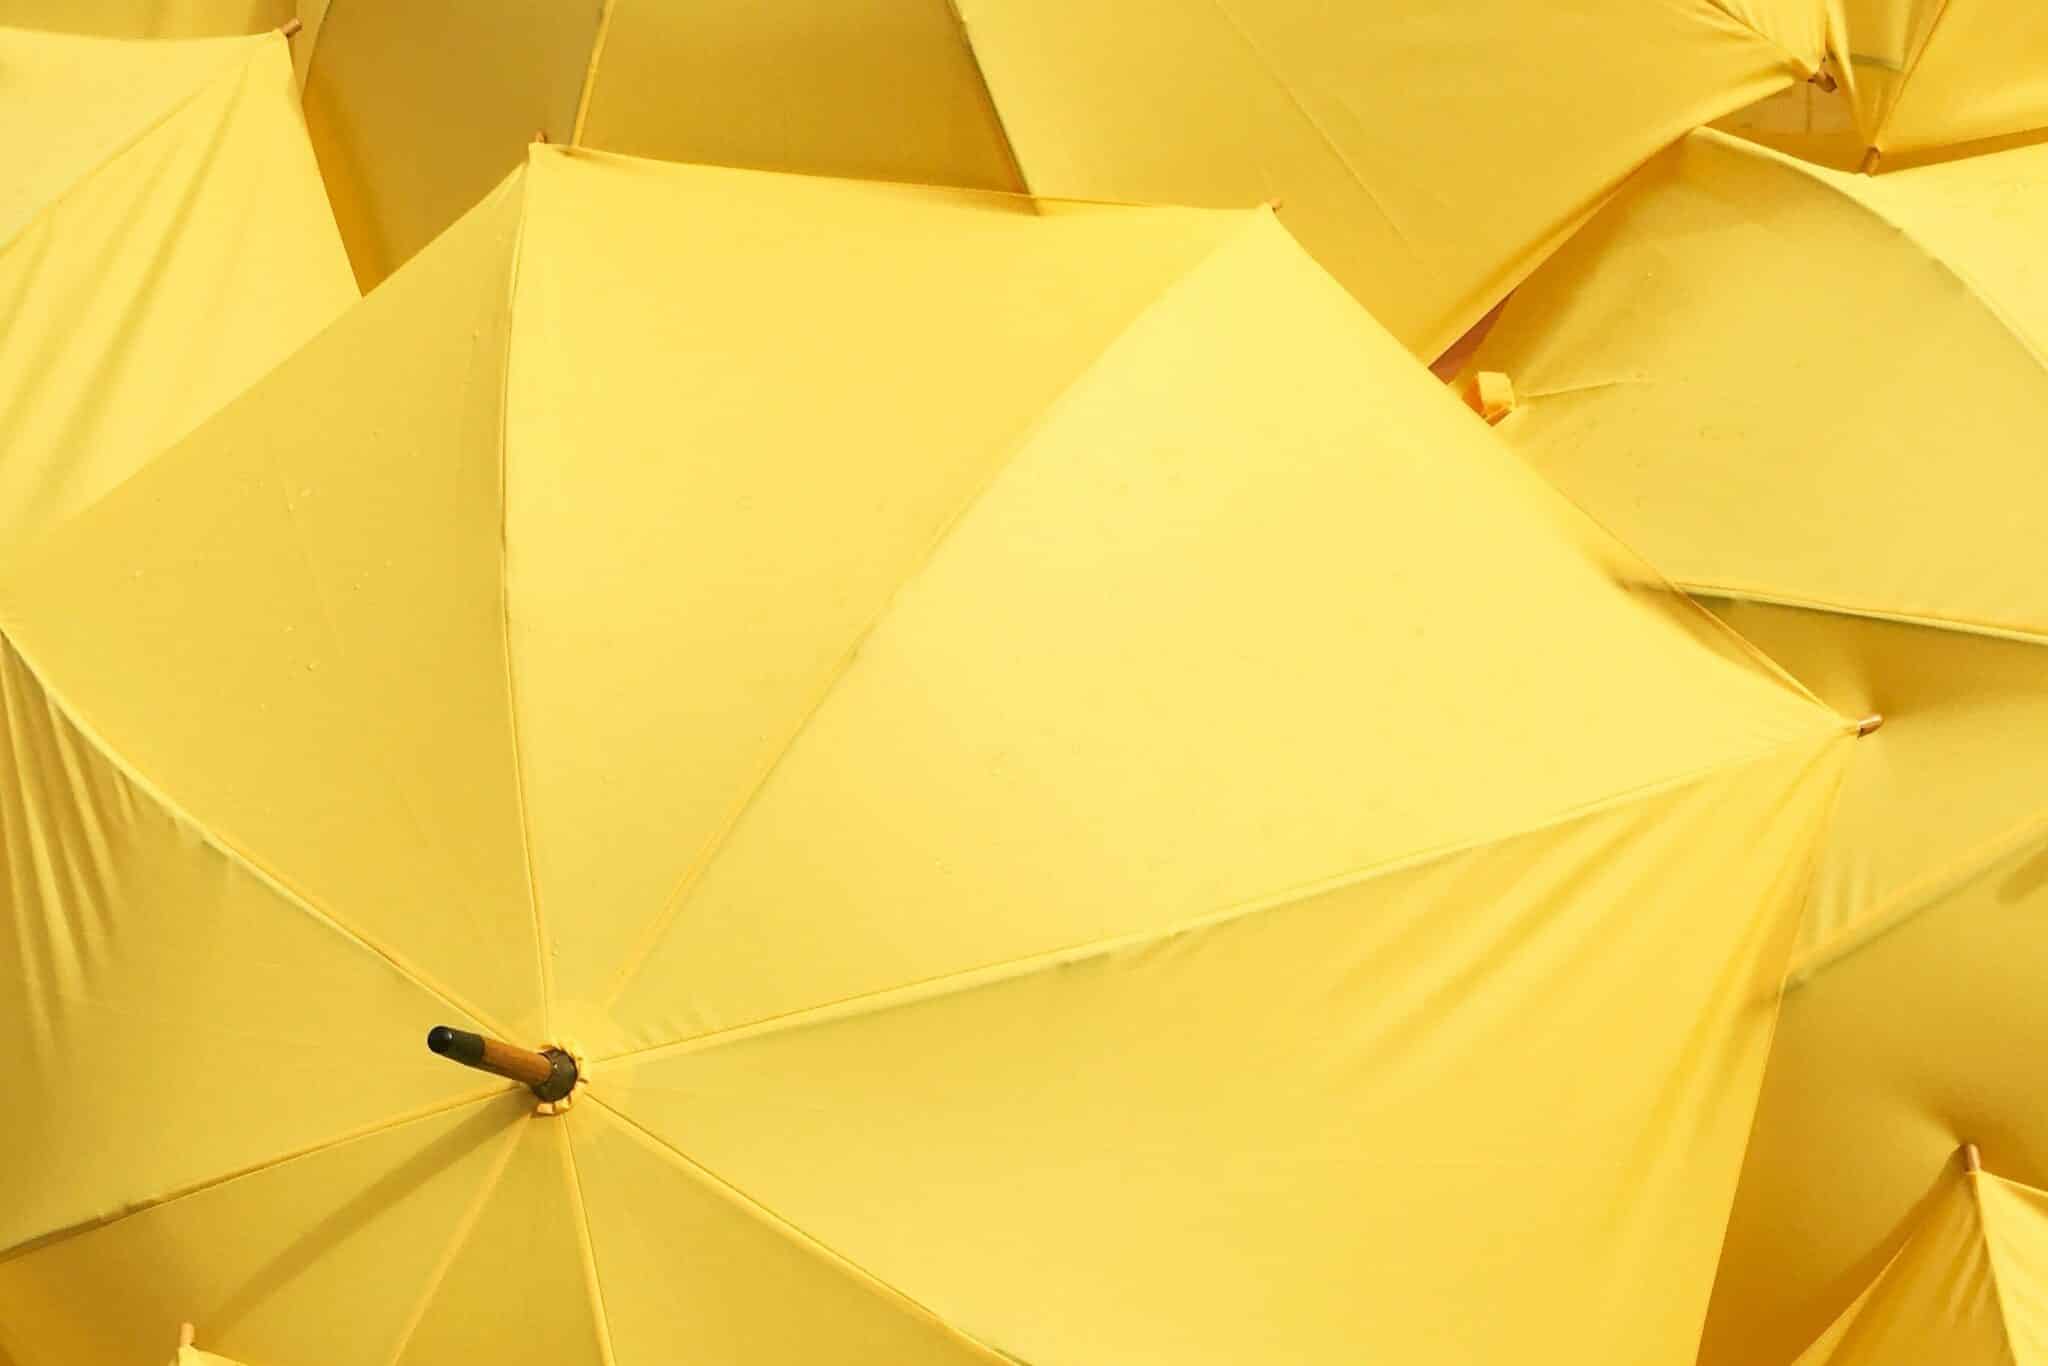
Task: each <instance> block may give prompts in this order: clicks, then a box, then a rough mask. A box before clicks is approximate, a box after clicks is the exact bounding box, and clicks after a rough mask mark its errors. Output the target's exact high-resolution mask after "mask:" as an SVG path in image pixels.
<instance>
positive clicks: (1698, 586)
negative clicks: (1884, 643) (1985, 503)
mask: <svg viewBox="0 0 2048 1366" xmlns="http://www.w3.org/2000/svg"><path fill="white" fill-rule="evenodd" d="M1672 586H1673V587H1675V588H1678V589H1681V590H1683V591H1684V592H1685V593H1687V594H1689V595H1691V596H1693V597H1697V598H1720V599H1724V600H1726V601H1729V602H1753V603H1757V604H1760V605H1762V606H1765V607H1794V608H1798V609H1800V610H1801V611H1807V612H1823V613H1827V614H1829V615H1831V616H1844V617H1865V618H1868V619H1869V620H1872V621H1890V622H1896V623H1898V624H1899V625H1901V626H1924V627H1926V628H1928V629H1929V630H1935V631H1953V632H1955V633H1957V634H1958V635H1972V636H1985V637H1988V638H1990V639H1992V640H2010V641H2013V642H2015V643H2016V644H2020V645H2041V646H2048V628H2040V627H2030V626H2019V625H2007V624H2004V623H2000V622H1988V621H1976V620H1973V619H1971V618H1969V617H1959V616H1954V615H1951V614H1949V613H1945V612H1904V611H1897V610H1894V609H1892V608H1887V607H1879V606H1875V605H1873V604H1870V603H1860V602H1847V601H1843V600H1840V599H1835V598H1823V597H1820V596H1818V595H1817V594H1812V593H1785V592H1780V591H1778V590H1776V589H1772V588H1766V587H1764V586H1763V585H1761V584H1749V583H1737V582H1734V581H1732V580H1727V579H1711V580H1710V579H1696V578H1685V579H1675V580H1673V581H1672Z"/></svg>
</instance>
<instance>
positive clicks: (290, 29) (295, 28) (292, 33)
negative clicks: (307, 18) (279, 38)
mask: <svg viewBox="0 0 2048 1366" xmlns="http://www.w3.org/2000/svg"><path fill="white" fill-rule="evenodd" d="M304 27H305V24H303V23H301V22H300V21H299V20H297V19H287V20H285V21H284V22H283V23H282V24H279V25H278V26H277V31H278V32H279V33H282V34H283V35H284V36H285V37H286V38H287V39H291V38H296V37H298V36H299V30H300V29H303V28H304Z"/></svg>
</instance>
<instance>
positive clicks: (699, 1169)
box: [589, 1094, 1022, 1366]
mask: <svg viewBox="0 0 2048 1366" xmlns="http://www.w3.org/2000/svg"><path fill="white" fill-rule="evenodd" d="M589 1102H590V1103H591V1104H593V1105H596V1106H597V1107H598V1108H599V1109H600V1110H603V1111H604V1112H605V1114H606V1115H608V1116H610V1117H611V1119H612V1120H613V1121H614V1122H616V1123H617V1124H618V1125H619V1126H620V1127H621V1128H623V1129H625V1130H626V1131H627V1132H628V1133H630V1134H632V1135H634V1136H635V1137H637V1138H638V1139H639V1140H640V1141H641V1142H643V1143H646V1144H649V1145H651V1146H653V1147H654V1148H656V1149H657V1150H658V1151H659V1152H661V1153H663V1154H665V1155H667V1157H668V1158H669V1160H670V1161H672V1162H674V1163H676V1164H677V1165H678V1166H680V1167H682V1168H683V1169H684V1170H685V1171H687V1172H689V1173H690V1174H691V1175H692V1176H694V1177H696V1178H697V1179H698V1180H699V1181H702V1182H703V1183H704V1184H706V1185H708V1186H710V1187H712V1188H713V1189H714V1190H716V1191H717V1192H718V1193H719V1194H721V1195H723V1196H725V1197H726V1198H727V1199H728V1200H730V1201H732V1202H733V1203H734V1204H736V1205H738V1206H739V1207H740V1208H741V1209H743V1210H745V1211H746V1212H747V1213H749V1214H751V1215H753V1216H754V1217H755V1218H757V1219H759V1220H760V1221H761V1222H762V1223H764V1224H766V1225H768V1226H769V1227H770V1228H772V1229H774V1230H775V1231H776V1232H778V1233H780V1234H781V1235H782V1236H783V1237H785V1238H787V1239H788V1240H789V1241H791V1242H793V1243H795V1244H797V1245H798V1246H799V1247H801V1248H803V1249H805V1250H806V1251H808V1252H811V1253H814V1254H815V1255H817V1256H818V1257H819V1258H821V1259H822V1260H824V1261H825V1262H827V1263H829V1264H831V1265H832V1266H834V1267H836V1268H838V1269H839V1270H841V1271H843V1272H845V1273H846V1274H847V1275H848V1276H849V1277H851V1278H852V1279H853V1280H854V1281H856V1282H857V1283H859V1284H861V1285H864V1286H866V1287H867V1288H868V1289H869V1290H871V1291H872V1292H873V1293H875V1294H876V1295H877V1296H879V1297H880V1298H882V1299H885V1300H893V1301H896V1302H897V1303H899V1304H901V1305H902V1306H903V1307H904V1308H906V1309H907V1310H909V1311H910V1312H911V1313H912V1314H913V1315H914V1316H915V1317H918V1318H921V1319H926V1320H928V1321H930V1322H931V1323H932V1324H933V1325H934V1326H936V1327H937V1328H939V1329H940V1330H941V1331H943V1332H945V1333H946V1334H948V1335H949V1336H951V1337H953V1338H955V1339H957V1340H958V1341H959V1342H960V1343H961V1344H962V1345H963V1346H965V1347H967V1348H969V1349H970V1350H972V1351H974V1352H977V1353H979V1354H980V1355H982V1356H985V1357H987V1358H988V1359H989V1360H991V1361H994V1362H1000V1363H1003V1366H1022V1363H1021V1362H1019V1360H1018V1358H1016V1357H1013V1356H1011V1355H1010V1354H1009V1353H1007V1352H1005V1351H1003V1350H1002V1349H1000V1348H998V1347H993V1346H990V1345H989V1344H988V1343H985V1342H983V1341H981V1340H980V1339H979V1338H977V1337H975V1336H974V1335H973V1334H971V1333H969V1332H967V1331H966V1330H965V1329H962V1328H960V1327H958V1326H956V1325H954V1324H952V1323H949V1322H947V1321H946V1319H945V1318H943V1317H942V1316H941V1315H939V1314H938V1313H937V1312H935V1311H934V1310H933V1309H932V1308H931V1307H930V1306H929V1305H926V1304H924V1303H923V1302H921V1301H919V1300H917V1299H915V1298H914V1297H912V1296H911V1295H908V1294H906V1293H905V1292H904V1291H903V1290H902V1289H901V1288H900V1287H898V1286H895V1285H891V1284H890V1283H889V1282H888V1281H885V1280H883V1279H882V1278H881V1277H880V1276H877V1275H876V1274H875V1273H873V1272H872V1271H869V1270H868V1269H867V1268H865V1267H863V1266H861V1265H860V1264H859V1263H858V1262H856V1261H854V1260H853V1259H852V1258H850V1257H848V1256H846V1255H845V1254H844V1253H841V1252H839V1251H838V1250H836V1249H835V1248H833V1247H832V1246H831V1245H829V1244H828V1243H826V1242H824V1241H823V1240H821V1239H819V1238H817V1237H814V1236H813V1235H811V1234H809V1233H807V1232H805V1231H804V1230H803V1229H802V1228H801V1227H799V1226H798V1225H797V1224H795V1223H794V1222H792V1221H791V1220H789V1219H788V1218H786V1217H784V1216H783V1215H781V1214H779V1213H777V1212H776V1211H774V1210H772V1209H770V1208H768V1206H766V1205H764V1204H762V1203H761V1202H760V1201H759V1200H756V1199H755V1198H754V1197H753V1196H751V1195H748V1194H747V1193H746V1192H745V1191H743V1190H741V1189H740V1188H739V1187H738V1186H735V1185H734V1184H733V1183H732V1182H730V1181H728V1180H726V1179H725V1178H724V1177H722V1176H720V1175H719V1174H718V1173H717V1172H714V1171H712V1170H711V1169H710V1168H709V1167H707V1166H705V1165H704V1164H703V1163H701V1162H699V1161H697V1160H696V1159H695V1158H693V1157H691V1156H690V1155H689V1154H688V1153H686V1152H684V1151H683V1150H682V1149H681V1148H678V1147H677V1146H676V1145H675V1144H673V1143H671V1142H669V1141H668V1140H667V1139H665V1138H663V1137H662V1136H661V1135H660V1134H657V1133H655V1132H654V1131H653V1130H652V1129H649V1128H647V1127H646V1126H645V1125H643V1124H641V1123H640V1122H639V1121H638V1120H635V1119H633V1118H632V1117H631V1116H630V1115H627V1114H625V1113H624V1112H622V1111H620V1110H619V1109H617V1108H616V1107H614V1106H612V1105H609V1104H607V1103H606V1102H605V1101H604V1100H602V1099H601V1098H599V1097H598V1096H597V1095H595V1094H592V1095H591V1096H590V1097H589Z"/></svg>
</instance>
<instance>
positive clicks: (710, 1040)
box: [592, 727, 1850, 1067]
mask: <svg viewBox="0 0 2048 1366" xmlns="http://www.w3.org/2000/svg"><path fill="white" fill-rule="evenodd" d="M1849 734H1850V732H1849V731H1848V730H1847V729H1838V728H1834V727H1830V728H1829V729H1828V731H1827V732H1826V737H1827V738H1826V742H1825V743H1827V744H1835V743H1840V742H1845V741H1847V740H1848V738H1849ZM1813 738H1814V737H1810V736H1809V737H1801V738H1800V739H1799V740H1788V741H1785V742H1782V743H1779V744H1775V745H1772V746H1770V747H1768V748H1764V749H1759V750H1755V751H1753V752H1751V753H1748V754H1745V755H1742V756H1741V757H1739V758H1734V759H1722V760H1716V761H1715V762H1713V763H1710V764H1706V765H1703V766H1701V767H1699V768H1697V769H1693V770H1691V771H1689V772H1687V773H1683V774H1679V775H1676V776H1674V777H1669V778H1663V779H1659V780H1657V781H1655V782H1651V783H1645V784H1642V785H1640V786H1637V787H1633V788H1629V789H1625V790H1624V791H1621V792H1617V793H1612V794H1610V795H1608V796H1606V797H1601V798H1597V799H1594V800H1593V801H1590V802H1585V803H1581V804H1580V805H1578V806H1574V807H1570V808H1567V809H1565V810H1563V811H1561V812H1556V813H1553V814H1551V815H1549V816H1545V817H1543V818H1541V819H1539V820H1536V821H1532V822H1529V823H1527V824H1525V825H1520V826H1516V827H1514V828H1511V829H1508V830H1505V831H1500V832H1495V833H1492V834H1488V835H1484V836H1480V837H1477V838H1474V839H1471V840H1464V841H1459V842H1457V843H1455V844H1450V845H1446V846H1442V847H1439V848H1436V849H1431V850H1426V851H1423V852H1420V853H1413V854H1404V855H1401V856H1399V857H1397V858H1392V859H1386V860H1383V861H1381V862H1378V863H1373V864H1367V865H1365V866H1363V867H1359V868H1354V869H1351V870H1348V871H1346V872H1342V873H1337V874H1334V875H1332V876H1329V877H1325V878H1319V879H1316V880H1314V881H1312V882H1307V883H1301V884H1298V885H1296V886H1294V887H1290V888H1286V889H1283V890H1281V891H1279V892H1275V893H1269V894H1267V895H1265V896H1261V897H1256V898H1252V899H1249V900H1245V901H1240V902H1236V903H1234V904H1232V905H1230V906H1227V907H1225V908H1223V909H1221V910H1217V911H1210V912H1206V913H1204V914H1201V915H1197V916H1193V917H1189V918H1187V919H1184V920H1179V921H1176V922H1174V923H1172V924H1169V925H1164V926H1157V927H1152V928H1147V929H1138V930H1131V931H1127V932H1124V933H1122V934H1115V935H1106V936H1101V937H1098V938H1095V939H1088V940H1081V941H1078V942H1075V943H1072V944H1067V945H1063V946H1060V947H1058V948H1053V949H1045V950H1039V951H1036V952H1033V953H1028V954H1022V955H1019V956H1017V957H1015V958H1008V959H999V960H997V961H994V962H990V963H982V964H977V965H975V966H973V967H969V968H962V969H959V970H957V971H952V972H945V973H939V974H936V975H934V976H931V977H926V978H921V979H919V980H916V981H912V982H902V983H897V984H895V985H892V986H887V987H881V988H877V989H875V990H873V991H864V992H857V993H855V994H853V995H850V996H845V997H841V998H839V999H837V1000H833V1001H827V1002H824V1003H822V1004H819V1005H812V1006H804V1007H802V1008H800V1009H796V1010H790V1011H785V1012H783V1013H781V1014H779V1015H771V1016H768V1017H766V1018H763V1019H759V1020H752V1021H748V1022H746V1023H744V1024H738V1025H732V1026H728V1027H726V1028H722V1029H715V1030H711V1031H708V1032H706V1033H703V1034H697V1035H693V1036H690V1037H688V1038H682V1039H672V1040H668V1041H666V1042H663V1043H659V1044H651V1045H647V1046H645V1047H639V1048H632V1049H626V1050H623V1051H621V1052H618V1053H613V1054H609V1055H607V1056H604V1057H599V1058H595V1059H593V1060H592V1065H593V1066H594V1067H595V1066H604V1065H610V1064H616V1063H620V1062H625V1061H628V1060H638V1059H646V1058H650V1057H653V1056H655V1055H657V1054H670V1053H692V1052H698V1051H702V1050H705V1049H710V1048H714V1047H718V1046H722V1045H724V1044H727V1043H737V1042H742V1041H745V1040H749V1039H755V1038H759V1037H761V1036H763V1035H766V1034H773V1033H779V1032H782V1031H784V1030H788V1029H799V1028H804V1027H806V1026H808V1025H811V1024H819V1023H829V1022H835V1021H838V1020H842V1019H847V1018H853V1017H857V1016H860V1015H867V1014H872V1013H875V1012H877V1011H882V1010H888V1009H893V1008H896V1007H898V1006H902V1005H910V1004H915V1003H918V1002H922V1001H926V1000H931V999H935V998H938V997H942V996H949V995H954V994H957V993H959V992H963V991H971V990H974V989H976V988H978V987H981V986H986V985H994V984H997V983H1001V982H1007V981H1011V980H1014V979H1016V978H1019V977H1024V976H1029V975H1031V974H1033V973H1035V972H1038V971H1041V970H1044V969H1049V968H1057V967H1063V966H1066V965H1069V964H1072V963H1076V962H1082V961H1087V960H1090V959H1095V958H1101V957H1106V956H1108V955H1110V954H1113V953H1116V952H1119V951H1122V950H1124V949H1128V948H1135V947H1138V946H1140V945H1145V944H1152V943H1162V942H1165V941H1167V940H1171V939H1176V938H1180V937H1182V936H1185V935H1189V934H1197V933H1200V932H1202V931H1205V930H1209V929H1213V928H1215V927H1217V926H1220V925H1225V924H1229V923H1231V922H1233V921H1236V920H1241V919H1245V918H1247V917H1250V916H1254V915H1259V914H1263V913H1266V912H1269V911H1278V910H1286V909H1288V908H1290V907H1292V906H1296V905H1299V904H1301V903H1303V902H1305V901H1309V900H1312V899H1314V898H1316V897H1320V896H1327V895H1330V894H1332V893H1336V892H1340V891H1346V890H1349V889H1351V888H1353V887H1358V886H1363V885H1365V884H1367V883H1370V882H1374V881H1377V880H1378V879H1380V878H1384V877H1391V876H1395V875H1398V874H1401V873H1405V872H1409V871H1411V870H1414V869H1417V868H1421V867H1426V866H1428V865H1430V864H1433V863H1438V862H1442V861H1444V860H1446V859H1451V858H1456V857H1458V856H1460V855H1463V854H1467V853H1472V852H1474V851H1477V850H1479V849H1484V848H1488V847H1491V846H1494V845H1500V844H1506V843H1509V842H1511V841H1514V840H1518V839H1525V838H1527V837H1529V836H1532V835H1537V834H1541V833H1542V832H1544V831H1546V830H1553V829H1557V828H1560V827H1562V826H1566V825H1572V824H1576V823H1578V822H1580V821H1584V820H1590V819H1592V818H1594V817H1596V816H1601V815H1605V814H1608V813H1609V812H1612V811H1616V810H1621V809H1623V808H1626V807H1629V806H1633V805H1636V804H1639V803H1642V802H1647V801H1652V800H1655V799H1656V798H1658V797H1662V796H1667V795H1670V794H1672V793H1675V792H1679V791H1683V790H1685V789H1687V788H1690V787H1695V786H1698V785H1701V784H1704V783H1706V782H1709V781H1711V780H1713V779H1714V778H1717V777H1721V776H1724V775H1726V774H1729V773H1732V772H1735V771H1737V770H1739V769H1742V768H1747V767H1749V766H1751V765H1753V764H1761V763H1764V762H1766V761H1768V760H1771V759H1774V758H1779V757H1781V756H1783V755H1784V754H1786V753H1789V752H1791V751H1792V750H1793V749H1794V748H1795V747H1796V746H1797V745H1799V744H1801V743H1807V742H1810V741H1811V740H1812V739H1813Z"/></svg>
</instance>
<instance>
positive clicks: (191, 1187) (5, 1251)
mask: <svg viewBox="0 0 2048 1366" xmlns="http://www.w3.org/2000/svg"><path fill="white" fill-rule="evenodd" d="M505 1091H506V1088H505V1087H503V1086H490V1087H483V1088H481V1089H478V1090H474V1091H467V1092H464V1093H463V1094H462V1095H459V1096H456V1097H455V1098H453V1099H452V1100H442V1101H436V1102H434V1103H433V1104H432V1105H422V1106H417V1107H415V1108H413V1109H411V1110H407V1111H405V1112H403V1113H401V1114H396V1115H393V1116H391V1117H390V1118H388V1119H380V1120H375V1121H372V1122H371V1123H368V1124H359V1125H357V1126H356V1127H355V1128H353V1129H347V1130H344V1131H342V1132H341V1133H338V1134H335V1135H333V1136H332V1137H329V1138H323V1139H321V1140H319V1141H318V1142H315V1143H309V1144H306V1145H305V1146H303V1147H299V1148H294V1149H292V1150H290V1151H289V1152H284V1153H279V1154H278V1155H276V1156H275V1157H267V1158H264V1159H263V1160H262V1161H260V1162H252V1163H249V1164H247V1165H245V1166H242V1167H238V1168H236V1169H235V1170H234V1171H231V1172H224V1173H222V1174H221V1175H219V1176H210V1177H207V1178H206V1179H205V1180H202V1181H194V1182H191V1183H189V1184H187V1185H184V1186H180V1187H178V1188H177V1189H175V1190H171V1191H167V1192H165V1193H164V1194H162V1195H158V1196H153V1197H151V1198H149V1199H147V1200H138V1201H136V1202H134V1203H133V1204H129V1205H126V1206H123V1207H122V1208H121V1209H118V1210H115V1211H113V1212H112V1213H110V1214H102V1215H95V1216H93V1217H92V1218H89V1219H79V1220H75V1221H74V1222H72V1223H69V1224H66V1225H64V1226H63V1227H61V1228H54V1229H50V1230H48V1231H46V1232H43V1233H38V1234H35V1235H33V1236H32V1237H29V1238H25V1239H23V1240H22V1241H20V1242H18V1243H16V1244H15V1245H14V1246H12V1247H8V1248H0V1266H4V1265H5V1264H6V1263H8V1262H11V1261H14V1260H15V1259H16V1258H19V1257H26V1256H28V1255H29V1254H30V1253H33V1252H38V1251H41V1250H42V1249H43V1248H46V1247H49V1246H51V1245H52V1244H54V1243H61V1242H64V1241H66V1240H68V1239H71V1238H75V1237H78V1236H80V1235H81V1234H86V1233H91V1232H94V1231H95V1230H98V1229H103V1228H106V1227H108V1226H109V1225H112V1224H118V1223H120V1222H121V1221H122V1220H124V1219H129V1218H132V1217H134V1216H135V1215H138V1214H146V1213H148V1212H149V1211H151V1210H154V1209H161V1208H162V1207H163V1206H165V1205H174V1204H176V1203H178V1202H179V1201H180V1200H185V1199H189V1198H190V1197H192V1196H195V1195H204V1194H205V1193H206V1192H207V1191H210V1190H213V1189H214V1188H216V1187H218V1186H224V1185H226V1184H227V1183H228V1182H230V1181H239V1180H241V1179H242V1178H243V1177H246V1176H257V1175H260V1174H261V1173H263V1172H267V1171H271V1170H274V1169H276V1168H278V1167H283V1166H287V1165H289V1164H291V1163H294V1162H297V1161H300V1160H301V1159H303V1158H309V1157H317V1156H319V1155H320V1154H321V1153H324V1152H327V1151H328V1150H330V1149H333V1148H339V1147H342V1146H344V1145H345V1144H349V1143H354V1142H357V1141H358V1140H361V1139H365V1138H374V1137H375V1136H376V1135H378V1134H381V1133H386V1132H388V1131H390V1130H392V1129H397V1128H401V1127H403V1126H404V1125H407V1124H411V1123H414V1122H416V1121H418V1120H422V1119H432V1118H433V1117H434V1116H435V1115H442V1114H447V1113H448V1112H449V1111H451V1110H460V1109H462V1108H464V1107H465V1106H471V1105H482V1104H484V1103H486V1102H488V1101H491V1100H494V1099H496V1098H497V1097H499V1096H501V1095H503V1094H504V1093H505Z"/></svg>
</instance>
